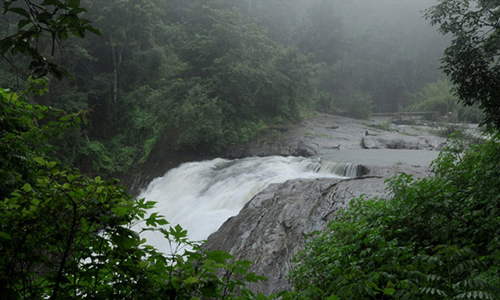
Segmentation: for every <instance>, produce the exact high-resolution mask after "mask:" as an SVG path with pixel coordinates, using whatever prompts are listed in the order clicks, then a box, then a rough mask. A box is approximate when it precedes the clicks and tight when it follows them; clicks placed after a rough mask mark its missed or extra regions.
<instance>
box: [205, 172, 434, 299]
mask: <svg viewBox="0 0 500 300" xmlns="http://www.w3.org/2000/svg"><path fill="white" fill-rule="evenodd" d="M370 171H371V172H370V174H371V175H369V176H364V177H359V178H353V179H344V180H342V179H314V180H290V181H287V182H285V183H283V184H273V185H270V186H269V187H268V188H266V189H265V190H263V191H262V192H260V193H259V194H257V195H256V196H255V197H254V198H253V199H252V200H250V201H249V202H248V203H247V204H246V205H245V206H244V208H243V209H242V210H241V211H240V213H239V214H238V215H237V216H235V217H232V218H230V219H229V220H227V221H226V222H225V223H224V224H223V225H222V226H221V228H220V229H219V230H218V231H217V232H215V233H213V234H212V235H211V236H210V237H209V238H208V242H207V244H206V245H205V247H206V248H207V249H208V250H225V251H228V252H229V253H231V254H232V255H233V256H235V257H236V258H238V259H245V260H249V261H252V262H253V263H254V265H253V266H252V267H251V271H253V272H256V273H257V274H260V275H263V276H266V277H267V278H268V280H267V281H265V282H260V283H254V284H251V285H250V286H248V287H249V288H250V289H251V290H253V291H254V292H260V293H263V294H266V295H269V294H276V293H278V292H279V291H282V290H285V289H290V288H291V283H290V282H289V281H288V280H287V277H286V276H287V275H288V273H289V271H290V270H291V268H292V264H293V262H292V260H293V257H294V255H295V254H296V253H297V252H298V251H300V250H302V249H303V248H304V243H305V241H306V236H307V235H308V234H309V233H312V232H314V231H317V230H323V229H325V228H326V225H327V224H328V222H329V221H331V220H332V218H333V217H334V215H335V213H336V212H337V211H338V210H339V209H341V208H344V207H346V206H347V204H348V203H349V202H350V201H351V199H353V198H356V197H359V196H360V195H365V196H366V197H367V198H373V197H380V198H387V197H389V194H388V192H387V191H386V183H385V180H386V179H387V178H389V177H392V176H393V175H394V174H397V173H410V174H414V175H416V176H427V175H428V173H427V170H426V169H425V168H421V167H416V166H392V167H388V168H384V167H373V168H372V170H370Z"/></svg>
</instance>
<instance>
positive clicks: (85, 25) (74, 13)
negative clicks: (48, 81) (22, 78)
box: [0, 0, 99, 79]
mask: <svg viewBox="0 0 500 300" xmlns="http://www.w3.org/2000/svg"><path fill="white" fill-rule="evenodd" d="M84 12H86V9H85V8H84V7H82V6H81V4H80V1H69V0H67V1H64V2H63V1H59V0H46V1H43V2H42V3H35V2H33V1H29V0H22V1H18V0H3V12H2V13H3V15H6V14H10V15H12V14H13V15H16V16H17V17H18V19H17V26H16V27H15V29H14V32H13V33H10V34H8V35H7V36H6V37H4V38H2V39H1V40H0V54H1V55H2V57H3V58H5V59H7V60H8V61H9V62H11V64H12V65H13V63H12V60H11V59H9V58H8V57H7V54H8V53H10V54H12V55H15V54H17V53H21V54H23V55H24V56H27V57H29V58H30V59H31V64H30V69H31V70H32V71H33V74H34V75H35V76H36V77H43V76H45V75H47V74H49V73H50V74H52V75H54V76H55V77H57V78H59V79H61V78H62V77H63V76H69V73H68V72H67V71H66V70H64V69H63V68H61V66H60V65H58V64H57V63H55V62H53V61H51V60H49V59H47V58H46V57H45V56H44V51H43V50H42V48H43V47H47V48H48V49H49V53H50V56H53V55H54V52H55V49H56V45H58V44H60V43H61V42H62V41H63V40H67V39H68V37H69V35H73V36H76V37H81V38H83V37H85V35H86V33H87V31H90V32H93V33H96V34H99V30H97V29H96V28H94V27H93V26H92V25H91V24H90V21H88V20H87V19H84V18H81V17H80V15H81V14H82V13H84ZM6 32H9V31H8V30H7V31H6ZM44 38H48V44H45V43H46V42H47V41H46V40H45V39H44Z"/></svg>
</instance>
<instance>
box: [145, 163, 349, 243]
mask: <svg viewBox="0 0 500 300" xmlns="http://www.w3.org/2000/svg"><path fill="white" fill-rule="evenodd" d="M357 170H358V165H355V164H347V163H343V164H340V163H339V164H337V163H333V162H328V161H322V160H321V158H303V157H282V156H270V157H250V158H245V159H238V160H227V159H221V158H217V159H214V160H210V161H202V162H192V163H185V164H182V165H181V166H179V167H178V168H175V169H172V170H170V171H168V172H167V173H166V174H165V175H164V176H163V177H159V178H156V179H155V180H153V181H152V182H151V183H150V184H149V186H148V187H147V188H146V190H144V191H143V192H142V193H141V195H140V196H139V197H140V198H146V199H147V200H149V201H156V202H157V204H156V209H157V210H158V211H159V213H160V214H162V215H164V216H165V217H166V219H167V220H168V221H169V222H170V224H171V225H173V226H175V225H176V224H180V225H181V226H182V227H183V228H184V229H187V230H188V234H189V238H190V239H191V240H193V241H198V240H203V239H206V238H207V237H208V236H209V235H210V234H211V233H212V232H215V231H217V229H218V228H219V227H220V226H221V225H222V224H223V223H224V222H225V221H226V220H227V219H228V218H230V217H232V216H235V215H237V214H238V212H239V211H240V209H241V208H242V207H243V206H244V205H245V203H247V202H248V201H249V200H250V199H252V197H253V196H255V195H256V194H257V193H259V192H260V191H262V190H263V189H265V188H266V187H267V186H268V185H270V184H272V183H282V182H285V181H287V180H290V179H298V178H304V179H307V178H309V179H312V178H346V177H355V176H356V175H357ZM144 237H145V238H146V239H147V240H148V244H151V245H153V246H155V247H157V248H158V249H159V250H161V251H165V252H168V251H169V248H168V243H167V242H166V241H165V240H163V238H162V237H161V236H158V235H156V234H154V233H146V234H144Z"/></svg>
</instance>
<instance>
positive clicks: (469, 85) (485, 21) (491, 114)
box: [425, 0, 500, 129]
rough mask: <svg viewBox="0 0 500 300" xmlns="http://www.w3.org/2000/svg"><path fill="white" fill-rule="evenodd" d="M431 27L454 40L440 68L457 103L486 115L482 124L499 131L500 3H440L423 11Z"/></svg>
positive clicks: (486, 0)
mask: <svg viewBox="0 0 500 300" xmlns="http://www.w3.org/2000/svg"><path fill="white" fill-rule="evenodd" d="M425 16H426V18H427V19H429V20H430V23H431V24H432V25H437V26H439V30H440V32H441V33H442V34H450V35H451V36H452V37H453V40H452V43H451V46H449V47H448V48H447V49H446V50H445V53H444V58H443V59H442V69H443V71H444V73H445V74H447V75H449V77H450V80H451V82H452V83H453V84H454V85H455V86H456V88H455V92H456V94H457V95H458V97H459V99H460V101H461V102H462V103H463V104H465V105H468V106H471V105H473V104H475V103H478V104H479V107H480V108H481V109H482V110H483V111H484V112H485V118H484V120H483V123H484V124H486V125H488V126H491V127H495V128H497V129H500V102H499V101H498V100H499V98H498V96H499V95H500V89H499V87H500V22H499V20H500V4H499V2H498V1H496V0H477V1H463V0H443V1H441V2H440V3H439V4H438V5H436V6H434V7H431V8H430V9H428V10H427V11H426V14H425Z"/></svg>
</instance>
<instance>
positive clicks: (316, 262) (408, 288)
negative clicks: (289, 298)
mask: <svg viewBox="0 0 500 300" xmlns="http://www.w3.org/2000/svg"><path fill="white" fill-rule="evenodd" d="M467 148H468V149H467ZM466 149H467V150H466ZM499 161H500V135H499V134H496V135H495V136H494V137H493V138H492V139H491V140H490V141H488V142H487V143H485V144H483V145H480V144H472V145H466V144H464V143H463V142H460V141H458V140H455V141H454V142H453V143H451V145H450V146H449V147H448V148H447V149H446V150H445V151H443V152H442V153H441V154H440V156H439V158H438V159H437V160H436V161H435V162H434V164H433V167H434V171H435V174H436V175H435V176H434V177H431V178H424V179H419V180H414V179H413V178H412V177H411V176H408V175H401V176H399V177H396V178H394V179H392V180H391V181H390V182H389V189H390V191H391V192H392V194H393V198H391V199H389V200H384V199H380V200H379V199H371V200H364V199H363V198H359V199H354V200H353V201H352V203H351V205H350V206H349V208H348V209H347V210H344V211H341V212H339V213H338V214H337V215H336V217H335V219H334V220H333V221H332V222H331V223H330V224H329V225H328V228H327V229H326V230H325V231H324V232H319V233H317V234H316V235H315V236H313V237H312V238H311V239H310V240H309V242H308V243H307V246H306V248H305V250H304V251H302V252H300V253H299V254H298V255H297V256H296V258H295V261H296V263H297V265H296V266H295V267H294V269H293V271H292V272H291V275H290V276H291V279H292V280H293V282H294V284H295V288H296V291H295V293H292V294H293V296H294V297H296V298H308V299H325V298H327V297H332V299H336V298H335V297H338V299H368V298H370V299H498V298H499V297H500V286H499V279H500V275H499V273H498V272H497V271H498V269H499V267H500V255H499V253H500V239H499V238H498V237H499V236H500V219H499V218H498V215H499V213H500V198H499V197H498V195H499V194H500V181H499V180H500V170H499V169H498V162H499Z"/></svg>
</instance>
